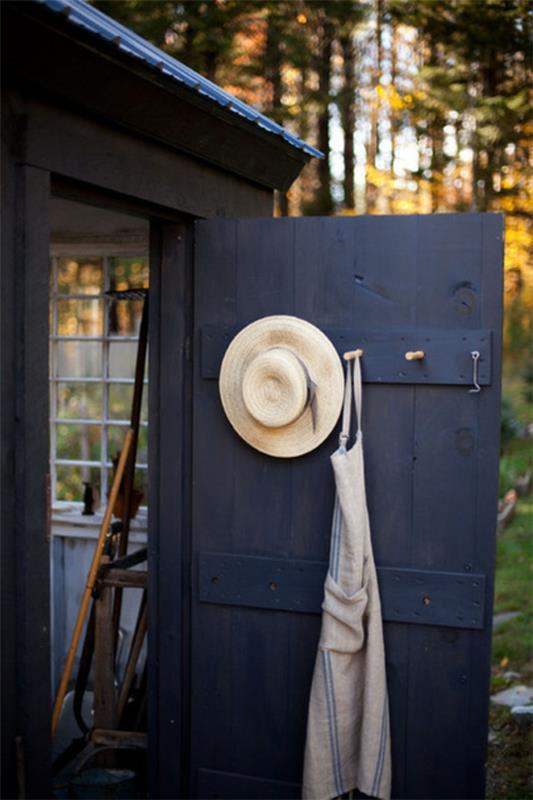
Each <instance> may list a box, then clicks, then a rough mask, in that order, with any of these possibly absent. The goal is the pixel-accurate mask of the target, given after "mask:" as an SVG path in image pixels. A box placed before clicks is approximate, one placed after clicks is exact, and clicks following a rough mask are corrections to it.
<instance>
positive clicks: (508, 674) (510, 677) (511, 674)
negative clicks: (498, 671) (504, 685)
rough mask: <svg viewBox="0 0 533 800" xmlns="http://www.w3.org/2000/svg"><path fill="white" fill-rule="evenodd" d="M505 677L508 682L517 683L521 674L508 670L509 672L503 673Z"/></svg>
mask: <svg viewBox="0 0 533 800" xmlns="http://www.w3.org/2000/svg"><path fill="white" fill-rule="evenodd" d="M503 677H504V678H505V680H506V681H517V680H518V679H519V678H520V673H519V672H514V671H513V670H512V669H508V670H507V672H504V673H503Z"/></svg>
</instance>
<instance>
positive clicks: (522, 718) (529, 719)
mask: <svg viewBox="0 0 533 800" xmlns="http://www.w3.org/2000/svg"><path fill="white" fill-rule="evenodd" d="M511 715H512V717H513V719H514V720H515V722H517V723H518V725H520V726H521V727H523V728H525V727H526V726H528V725H531V724H533V706H514V707H513V708H512V709H511Z"/></svg>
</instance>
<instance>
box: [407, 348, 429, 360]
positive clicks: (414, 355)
mask: <svg viewBox="0 0 533 800" xmlns="http://www.w3.org/2000/svg"><path fill="white" fill-rule="evenodd" d="M425 355H426V354H425V353H424V351H423V350H409V352H408V353H406V354H405V360H406V361H422V359H423V358H425Z"/></svg>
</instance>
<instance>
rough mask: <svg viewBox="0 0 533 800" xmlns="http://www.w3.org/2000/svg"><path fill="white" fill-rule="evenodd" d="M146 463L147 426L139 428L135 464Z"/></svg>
mask: <svg viewBox="0 0 533 800" xmlns="http://www.w3.org/2000/svg"><path fill="white" fill-rule="evenodd" d="M147 463H148V428H139V439H138V443H137V464H147Z"/></svg>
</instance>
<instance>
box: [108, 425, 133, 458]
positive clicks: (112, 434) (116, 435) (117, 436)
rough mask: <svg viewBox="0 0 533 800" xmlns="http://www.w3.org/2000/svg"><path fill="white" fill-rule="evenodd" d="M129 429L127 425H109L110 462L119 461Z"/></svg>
mask: <svg viewBox="0 0 533 800" xmlns="http://www.w3.org/2000/svg"><path fill="white" fill-rule="evenodd" d="M127 430H128V427H127V425H121V426H118V425H109V426H108V427H107V459H108V461H109V462H111V461H112V462H115V461H118V458H119V455H120V451H121V449H122V445H123V444H124V439H125V438H126V431H127Z"/></svg>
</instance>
